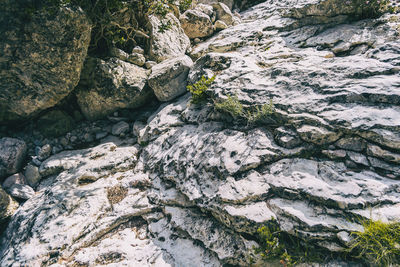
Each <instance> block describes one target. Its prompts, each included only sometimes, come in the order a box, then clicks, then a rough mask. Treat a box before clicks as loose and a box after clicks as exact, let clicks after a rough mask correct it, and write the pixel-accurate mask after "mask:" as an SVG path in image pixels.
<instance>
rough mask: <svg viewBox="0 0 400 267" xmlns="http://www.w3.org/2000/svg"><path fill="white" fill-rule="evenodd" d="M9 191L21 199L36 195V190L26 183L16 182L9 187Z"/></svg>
mask: <svg viewBox="0 0 400 267" xmlns="http://www.w3.org/2000/svg"><path fill="white" fill-rule="evenodd" d="M8 193H9V194H10V195H11V196H13V197H15V198H19V199H23V200H27V199H30V198H32V197H33V196H35V190H33V188H32V187H30V186H29V185H26V184H14V185H12V186H11V187H10V188H9V189H8Z"/></svg>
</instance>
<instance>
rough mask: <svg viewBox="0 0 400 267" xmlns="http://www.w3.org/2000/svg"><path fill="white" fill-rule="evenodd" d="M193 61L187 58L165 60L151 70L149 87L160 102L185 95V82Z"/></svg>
mask: <svg viewBox="0 0 400 267" xmlns="http://www.w3.org/2000/svg"><path fill="white" fill-rule="evenodd" d="M192 66H193V61H192V60H191V59H190V57H188V56H181V57H178V58H173V59H169V60H166V61H164V62H162V63H160V64H157V65H155V66H154V67H153V68H152V72H151V75H150V77H149V81H148V82H149V86H150V87H151V88H152V89H153V91H154V94H155V95H156V97H157V99H158V100H160V101H169V100H172V99H174V98H176V97H177V96H179V95H182V94H183V93H185V92H186V91H187V90H186V84H187V82H186V80H187V76H188V73H189V70H190V68H191V67H192Z"/></svg>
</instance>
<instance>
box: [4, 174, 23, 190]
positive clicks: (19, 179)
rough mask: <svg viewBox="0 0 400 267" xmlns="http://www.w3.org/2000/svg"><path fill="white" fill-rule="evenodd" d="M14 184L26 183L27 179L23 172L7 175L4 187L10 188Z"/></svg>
mask: <svg viewBox="0 0 400 267" xmlns="http://www.w3.org/2000/svg"><path fill="white" fill-rule="evenodd" d="M14 184H26V179H25V177H24V175H22V173H16V174H13V175H11V176H9V177H7V178H6V179H5V180H4V182H3V185H2V186H3V188H4V189H6V190H8V189H10V188H11V187H12V186H13V185H14Z"/></svg>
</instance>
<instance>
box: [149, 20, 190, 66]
mask: <svg viewBox="0 0 400 267" xmlns="http://www.w3.org/2000/svg"><path fill="white" fill-rule="evenodd" d="M162 21H163V22H164V23H167V22H168V21H170V23H171V25H172V26H171V28H170V29H167V30H165V31H160V27H161V25H162V23H161V20H160V18H158V17H157V16H154V15H152V16H150V17H149V30H150V32H151V37H150V41H149V42H150V48H149V55H150V57H151V59H152V60H154V61H157V62H161V61H163V60H166V59H170V58H175V57H179V56H182V55H184V54H185V52H186V50H187V49H188V48H189V47H190V40H189V38H188V37H187V36H186V34H185V32H184V31H183V29H182V27H181V24H180V22H179V20H178V19H177V18H176V17H175V16H174V15H172V14H171V13H168V14H167V15H166V17H165V19H162Z"/></svg>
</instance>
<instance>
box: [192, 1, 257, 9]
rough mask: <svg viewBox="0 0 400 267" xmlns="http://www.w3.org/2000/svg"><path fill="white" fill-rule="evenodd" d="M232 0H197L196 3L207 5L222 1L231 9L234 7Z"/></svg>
mask: <svg viewBox="0 0 400 267" xmlns="http://www.w3.org/2000/svg"><path fill="white" fill-rule="evenodd" d="M253 1H254V0H253ZM234 2H235V1H234V0H197V3H201V4H208V5H211V4H215V3H223V4H225V5H226V6H227V7H228V8H229V9H232V8H233V7H234ZM239 2H240V1H239Z"/></svg>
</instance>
